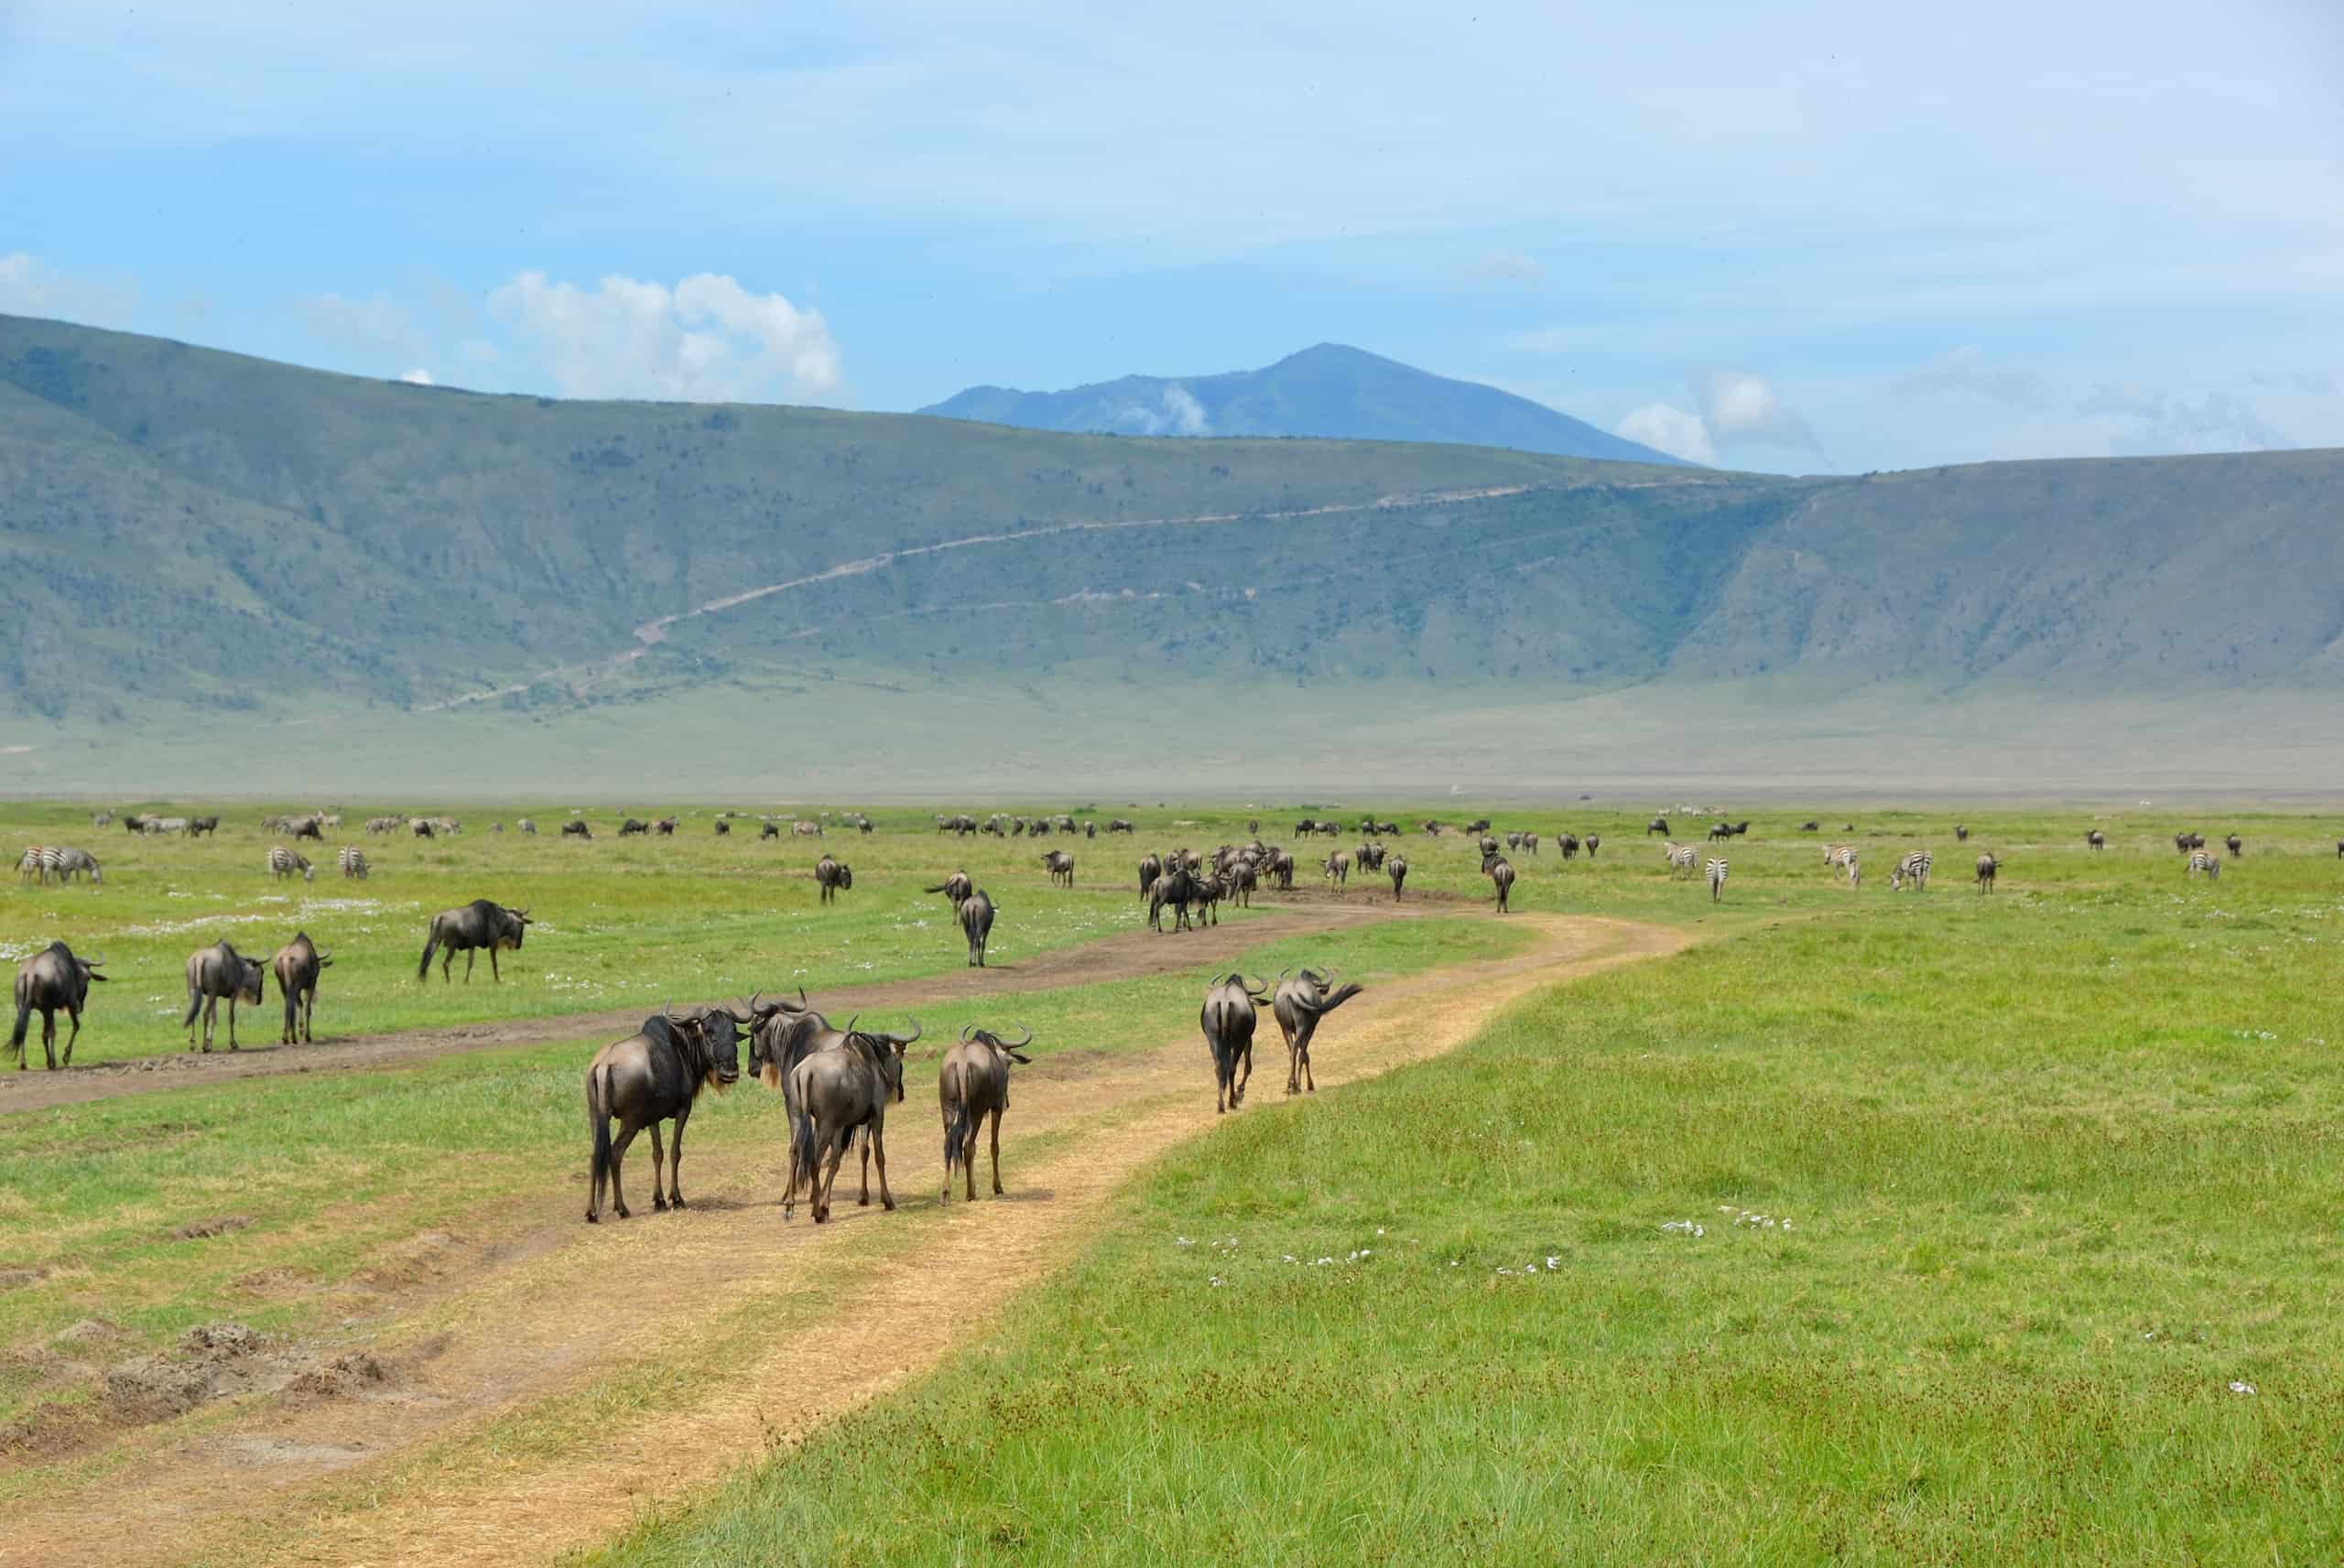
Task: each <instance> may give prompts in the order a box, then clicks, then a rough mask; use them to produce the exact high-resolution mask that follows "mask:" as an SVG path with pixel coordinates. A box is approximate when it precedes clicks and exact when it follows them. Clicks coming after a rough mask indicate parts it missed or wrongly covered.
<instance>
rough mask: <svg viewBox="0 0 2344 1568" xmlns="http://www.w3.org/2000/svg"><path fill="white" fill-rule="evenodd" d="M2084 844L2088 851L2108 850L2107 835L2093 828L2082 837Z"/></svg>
mask: <svg viewBox="0 0 2344 1568" xmlns="http://www.w3.org/2000/svg"><path fill="white" fill-rule="evenodd" d="M2084 844H2085V846H2086V847H2087V848H2089V849H2107V848H2108V835H2107V834H2105V833H2102V832H2101V831H2100V829H2099V828H2097V827H2095V828H2093V829H2092V830H2091V831H2090V832H2089V833H2087V834H2085V835H2084Z"/></svg>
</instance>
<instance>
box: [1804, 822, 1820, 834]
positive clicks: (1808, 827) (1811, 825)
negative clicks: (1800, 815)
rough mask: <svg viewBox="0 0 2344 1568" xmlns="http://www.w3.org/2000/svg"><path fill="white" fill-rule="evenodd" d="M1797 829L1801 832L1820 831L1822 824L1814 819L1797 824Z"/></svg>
mask: <svg viewBox="0 0 2344 1568" xmlns="http://www.w3.org/2000/svg"><path fill="white" fill-rule="evenodd" d="M1798 830H1799V831H1800V832H1802V833H1820V832H1822V831H1823V824H1822V823H1820V822H1814V821H1809V822H1802V823H1800V824H1799V825H1798Z"/></svg>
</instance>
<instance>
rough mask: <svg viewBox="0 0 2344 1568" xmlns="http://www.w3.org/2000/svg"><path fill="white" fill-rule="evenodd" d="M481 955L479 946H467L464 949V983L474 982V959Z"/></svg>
mask: <svg viewBox="0 0 2344 1568" xmlns="http://www.w3.org/2000/svg"><path fill="white" fill-rule="evenodd" d="M477 957H480V949H479V948H477V947H467V948H465V949H464V984H466V985H470V984H472V960H473V959H474V958H477Z"/></svg>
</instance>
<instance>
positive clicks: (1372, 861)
mask: <svg viewBox="0 0 2344 1568" xmlns="http://www.w3.org/2000/svg"><path fill="white" fill-rule="evenodd" d="M1354 853H1355V854H1356V855H1357V857H1358V860H1359V869H1360V870H1361V871H1382V870H1383V869H1384V846H1383V845H1381V844H1362V845H1361V846H1360V847H1359V849H1357V850H1355V851H1354Z"/></svg>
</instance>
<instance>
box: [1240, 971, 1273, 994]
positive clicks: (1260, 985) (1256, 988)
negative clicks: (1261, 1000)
mask: <svg viewBox="0 0 2344 1568" xmlns="http://www.w3.org/2000/svg"><path fill="white" fill-rule="evenodd" d="M1237 978H1238V979H1239V981H1240V982H1243V980H1244V979H1245V977H1244V976H1243V975H1240V976H1238V977H1237ZM1245 989H1246V990H1248V991H1249V992H1251V993H1252V994H1253V995H1255V996H1260V995H1261V994H1263V993H1264V991H1267V990H1268V989H1270V982H1269V981H1267V980H1255V981H1253V983H1252V984H1251V985H1248V986H1246V987H1245Z"/></svg>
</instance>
